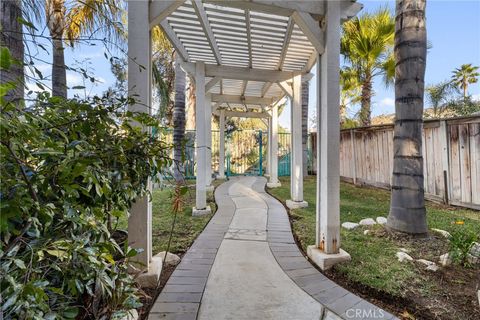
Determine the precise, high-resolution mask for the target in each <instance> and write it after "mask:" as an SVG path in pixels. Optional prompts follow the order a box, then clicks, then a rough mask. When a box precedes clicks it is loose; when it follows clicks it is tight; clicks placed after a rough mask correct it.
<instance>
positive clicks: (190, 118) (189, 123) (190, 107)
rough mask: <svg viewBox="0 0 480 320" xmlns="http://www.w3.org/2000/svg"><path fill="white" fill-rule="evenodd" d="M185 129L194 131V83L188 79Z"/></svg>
mask: <svg viewBox="0 0 480 320" xmlns="http://www.w3.org/2000/svg"><path fill="white" fill-rule="evenodd" d="M186 129H187V130H195V83H194V82H193V81H192V80H191V79H188V86H187V119H186Z"/></svg>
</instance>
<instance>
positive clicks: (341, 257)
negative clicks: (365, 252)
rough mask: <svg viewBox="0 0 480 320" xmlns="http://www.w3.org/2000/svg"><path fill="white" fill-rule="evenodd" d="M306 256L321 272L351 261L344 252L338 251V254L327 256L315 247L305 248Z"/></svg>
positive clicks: (348, 255)
mask: <svg viewBox="0 0 480 320" xmlns="http://www.w3.org/2000/svg"><path fill="white" fill-rule="evenodd" d="M307 256H308V257H309V258H310V260H312V262H313V263H315V264H316V265H317V266H318V267H319V268H320V269H322V270H328V269H330V268H331V267H332V266H333V265H335V264H337V263H340V262H345V261H350V259H351V258H350V254H348V252H346V251H345V250H342V249H340V252H339V253H333V254H328V253H325V252H323V251H321V250H320V249H318V248H317V246H315V245H313V246H308V247H307Z"/></svg>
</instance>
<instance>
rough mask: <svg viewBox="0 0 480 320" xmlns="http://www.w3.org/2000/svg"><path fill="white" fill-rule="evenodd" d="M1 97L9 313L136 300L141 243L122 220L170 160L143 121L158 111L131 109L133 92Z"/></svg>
mask: <svg viewBox="0 0 480 320" xmlns="http://www.w3.org/2000/svg"><path fill="white" fill-rule="evenodd" d="M1 98H2V97H0V99H1ZM1 100H2V105H1V119H0V121H1V124H0V136H1V145H0V152H1V166H0V171H1V190H0V192H1V193H0V197H1V208H0V209H1V215H0V216H1V219H0V231H1V251H0V259H1V270H0V271H1V273H2V274H1V299H2V303H1V304H2V306H1V308H2V311H3V316H4V318H5V319H11V318H13V319H72V318H77V319H84V318H96V319H99V318H117V317H121V316H123V315H125V312H126V311H127V310H130V309H132V308H135V307H138V306H139V299H138V289H137V288H136V286H135V284H134V281H133V278H132V276H131V275H129V274H128V273H127V266H128V263H129V259H130V258H131V257H133V256H134V255H135V254H136V253H137V252H136V251H135V250H133V249H131V248H129V247H128V245H127V244H126V241H124V240H125V239H124V238H123V240H119V239H121V238H118V237H116V234H117V232H116V225H117V224H116V221H118V219H119V218H122V217H125V216H126V215H128V209H129V208H130V206H131V204H132V202H133V201H134V199H135V198H137V197H138V196H141V195H144V194H145V193H146V192H147V189H146V187H147V180H148V177H154V176H156V174H157V173H158V172H159V170H160V169H161V168H163V167H165V166H169V165H170V160H169V159H168V157H167V152H168V149H169V146H166V145H163V144H162V143H161V142H160V141H159V140H158V139H154V138H153V137H152V136H151V134H150V133H149V132H148V131H147V130H142V127H143V128H146V127H151V126H156V124H157V121H156V120H155V119H154V118H152V117H150V116H148V115H145V114H134V113H130V112H126V111H125V110H127V109H128V105H129V104H130V103H132V102H133V101H132V100H131V99H126V98H125V99H123V98H120V99H119V98H114V97H110V96H105V97H95V98H92V99H90V100H88V101H80V100H75V99H74V100H62V99H58V98H51V97H49V95H48V94H47V93H43V94H40V95H39V97H38V100H37V101H35V102H34V104H33V105H32V106H30V107H28V108H19V107H18V106H16V105H14V104H8V103H5V102H4V101H3V99H1Z"/></svg>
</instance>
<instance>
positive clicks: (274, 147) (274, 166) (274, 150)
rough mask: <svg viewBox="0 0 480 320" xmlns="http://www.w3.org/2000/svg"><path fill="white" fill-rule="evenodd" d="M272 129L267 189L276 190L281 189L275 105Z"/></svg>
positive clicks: (275, 106)
mask: <svg viewBox="0 0 480 320" xmlns="http://www.w3.org/2000/svg"><path fill="white" fill-rule="evenodd" d="M271 124H272V126H271V128H270V131H271V132H272V133H271V136H272V139H271V140H270V142H271V146H270V147H269V150H270V162H271V163H270V172H269V174H270V179H269V182H268V183H267V187H269V188H276V187H280V186H281V184H280V181H278V104H275V105H274V106H273V107H272V116H271Z"/></svg>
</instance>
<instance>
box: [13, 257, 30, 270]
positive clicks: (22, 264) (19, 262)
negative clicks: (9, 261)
mask: <svg viewBox="0 0 480 320" xmlns="http://www.w3.org/2000/svg"><path fill="white" fill-rule="evenodd" d="M13 263H15V264H16V265H17V267H19V268H20V269H22V270H25V269H27V267H26V266H25V262H23V261H22V260H20V259H13Z"/></svg>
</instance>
